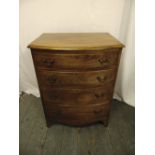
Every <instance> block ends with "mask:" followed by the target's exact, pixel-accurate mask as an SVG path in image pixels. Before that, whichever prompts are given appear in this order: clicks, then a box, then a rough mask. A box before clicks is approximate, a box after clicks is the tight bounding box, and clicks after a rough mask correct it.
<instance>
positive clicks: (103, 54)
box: [33, 49, 121, 71]
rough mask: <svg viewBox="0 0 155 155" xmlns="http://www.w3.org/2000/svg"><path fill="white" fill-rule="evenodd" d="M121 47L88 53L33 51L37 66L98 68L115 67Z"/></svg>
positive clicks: (73, 68) (44, 67)
mask: <svg viewBox="0 0 155 155" xmlns="http://www.w3.org/2000/svg"><path fill="white" fill-rule="evenodd" d="M120 52H121V49H112V50H109V49H108V50H100V51H94V52H93V53H92V51H91V54H90V51H89V53H87V54H58V53H55V54H53V53H51V52H50V51H44V52H42V51H40V52H39V51H36V50H35V51H34V52H33V58H34V62H35V65H36V67H37V68H39V69H49V70H74V71H75V70H80V71H81V70H93V69H94V70H99V69H109V68H113V67H115V65H117V63H118V59H119V53H120Z"/></svg>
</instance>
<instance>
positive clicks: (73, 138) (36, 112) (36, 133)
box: [19, 94, 135, 155]
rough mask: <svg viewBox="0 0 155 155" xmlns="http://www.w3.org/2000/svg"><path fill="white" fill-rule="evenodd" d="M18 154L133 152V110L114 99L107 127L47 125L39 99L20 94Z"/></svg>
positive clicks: (129, 154)
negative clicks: (48, 126)
mask: <svg viewBox="0 0 155 155" xmlns="http://www.w3.org/2000/svg"><path fill="white" fill-rule="evenodd" d="M19 107H20V146H19V147H20V155H134V152H135V141H134V139H135V133H134V130H135V129H134V128H135V124H134V123H135V122H134V119H135V118H134V117H135V110H134V108H133V107H130V106H128V105H126V104H124V103H121V102H118V101H117V100H113V104H112V110H111V115H110V120H109V126H108V127H107V128H105V127H104V126H103V125H102V124H94V125H91V126H87V127H83V128H80V127H78V128H77V127H76V128H75V127H68V126H64V125H60V124H57V125H53V126H52V127H51V128H47V127H46V124H45V118H44V114H43V109H42V106H41V100H40V98H36V97H34V96H32V95H27V94H22V96H21V97H20V106H19Z"/></svg>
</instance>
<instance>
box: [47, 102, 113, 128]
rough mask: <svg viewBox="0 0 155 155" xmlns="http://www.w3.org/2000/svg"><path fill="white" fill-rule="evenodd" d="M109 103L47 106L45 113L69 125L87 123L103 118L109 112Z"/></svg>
mask: <svg viewBox="0 0 155 155" xmlns="http://www.w3.org/2000/svg"><path fill="white" fill-rule="evenodd" d="M109 110H110V104H109V102H107V104H101V103H99V104H95V105H91V106H88V105H87V106H86V105H85V106H82V107H81V106H77V105H74V106H63V105H61V106H60V105H57V104H55V106H54V105H53V106H52V107H51V108H50V107H49V106H48V108H47V110H46V111H47V115H48V117H49V118H51V119H52V120H55V121H56V122H62V123H65V124H70V125H83V124H89V123H92V122H95V121H98V120H103V118H104V116H106V115H107V114H108V113H109Z"/></svg>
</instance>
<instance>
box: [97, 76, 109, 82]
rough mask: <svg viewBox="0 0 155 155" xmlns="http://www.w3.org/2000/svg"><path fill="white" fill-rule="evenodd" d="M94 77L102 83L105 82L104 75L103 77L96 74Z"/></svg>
mask: <svg viewBox="0 0 155 155" xmlns="http://www.w3.org/2000/svg"><path fill="white" fill-rule="evenodd" d="M96 79H97V80H98V81H99V82H102V83H103V82H105V81H106V80H107V77H106V76H103V77H99V76H98V77H97V78H96Z"/></svg>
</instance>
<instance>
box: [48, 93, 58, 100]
mask: <svg viewBox="0 0 155 155" xmlns="http://www.w3.org/2000/svg"><path fill="white" fill-rule="evenodd" d="M49 97H50V99H51V100H56V99H57V98H58V95H56V94H49Z"/></svg>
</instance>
